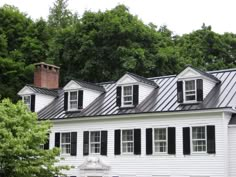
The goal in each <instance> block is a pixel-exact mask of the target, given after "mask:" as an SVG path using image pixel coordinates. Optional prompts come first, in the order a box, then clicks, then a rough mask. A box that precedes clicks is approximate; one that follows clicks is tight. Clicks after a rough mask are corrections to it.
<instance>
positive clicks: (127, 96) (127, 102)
mask: <svg viewBox="0 0 236 177" xmlns="http://www.w3.org/2000/svg"><path fill="white" fill-rule="evenodd" d="M131 105H133V86H123V106H131Z"/></svg>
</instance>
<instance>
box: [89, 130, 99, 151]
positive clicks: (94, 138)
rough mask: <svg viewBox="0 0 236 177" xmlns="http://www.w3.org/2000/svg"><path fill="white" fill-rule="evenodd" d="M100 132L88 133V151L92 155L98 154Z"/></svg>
mask: <svg viewBox="0 0 236 177" xmlns="http://www.w3.org/2000/svg"><path fill="white" fill-rule="evenodd" d="M100 142H101V132H100V131H95V132H90V149H91V153H92V154H100V147H101V143H100Z"/></svg>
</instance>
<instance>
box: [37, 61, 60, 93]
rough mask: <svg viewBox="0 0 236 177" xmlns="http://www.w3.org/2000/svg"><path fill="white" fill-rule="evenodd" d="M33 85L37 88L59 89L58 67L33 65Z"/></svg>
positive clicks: (43, 64)
mask: <svg viewBox="0 0 236 177" xmlns="http://www.w3.org/2000/svg"><path fill="white" fill-rule="evenodd" d="M34 66H35V69H34V85H35V86H37V87H42V88H48V89H55V88H58V87H59V70H60V67H58V66H55V65H51V64H47V63H44V62H40V63H35V64H34Z"/></svg>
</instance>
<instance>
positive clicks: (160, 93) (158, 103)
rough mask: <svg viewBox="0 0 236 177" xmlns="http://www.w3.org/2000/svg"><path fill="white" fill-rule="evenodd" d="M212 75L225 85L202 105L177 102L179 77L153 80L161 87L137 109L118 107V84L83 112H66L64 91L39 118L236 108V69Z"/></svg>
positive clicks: (112, 86)
mask: <svg viewBox="0 0 236 177" xmlns="http://www.w3.org/2000/svg"><path fill="white" fill-rule="evenodd" d="M208 74H210V75H212V76H213V77H215V78H217V79H219V80H220V81H221V82H220V83H218V84H216V86H215V87H214V88H213V89H212V90H211V91H210V93H209V94H208V95H207V96H206V98H205V99H204V101H203V102H202V103H200V104H188V105H184V104H179V103H178V102H177V86H176V85H177V84H176V82H177V78H176V76H175V75H172V76H163V77H156V78H149V79H148V80H150V81H152V82H155V83H156V84H157V85H158V86H159V87H158V88H155V89H154V90H153V92H152V93H150V95H149V96H148V97H147V98H146V99H145V100H143V101H142V102H141V103H140V104H139V105H138V106H136V107H135V108H127V109H119V107H117V106H116V83H113V82H111V83H104V84H102V86H103V87H104V89H105V91H106V92H104V93H102V94H101V95H100V96H99V97H98V98H97V99H96V100H95V101H93V102H92V103H91V104H90V105H89V106H88V107H87V108H85V109H83V110H82V111H81V112H65V111H64V101H63V100H64V91H63V90H59V91H58V97H57V98H55V100H54V101H53V102H52V103H51V104H50V105H48V106H47V107H45V108H44V109H42V110H41V111H40V112H39V113H38V117H39V119H41V120H43V119H66V118H72V117H73V118H75V117H77V118H79V117H92V116H108V115H121V114H135V113H148V112H168V111H188V110H202V109H215V108H225V107H235V106H236V69H228V70H221V71H212V72H208Z"/></svg>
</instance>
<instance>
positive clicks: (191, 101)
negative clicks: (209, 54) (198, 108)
mask: <svg viewBox="0 0 236 177" xmlns="http://www.w3.org/2000/svg"><path fill="white" fill-rule="evenodd" d="M188 81H194V84H195V89H194V90H191V91H195V94H194V95H195V100H187V99H186V96H187V95H186V92H188V91H189V90H188V91H186V87H185V84H186V82H188ZM183 83H184V84H183V92H184V93H183V94H184V102H186V103H195V102H197V79H186V80H184V82H183ZM191 95H193V94H191Z"/></svg>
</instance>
